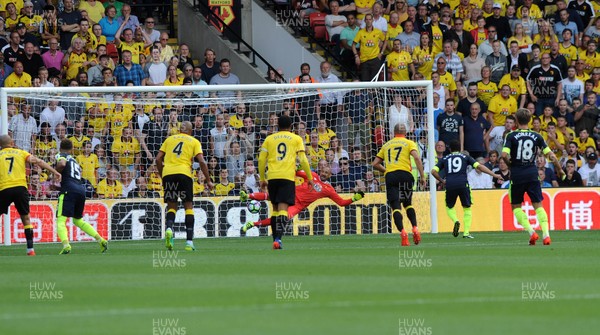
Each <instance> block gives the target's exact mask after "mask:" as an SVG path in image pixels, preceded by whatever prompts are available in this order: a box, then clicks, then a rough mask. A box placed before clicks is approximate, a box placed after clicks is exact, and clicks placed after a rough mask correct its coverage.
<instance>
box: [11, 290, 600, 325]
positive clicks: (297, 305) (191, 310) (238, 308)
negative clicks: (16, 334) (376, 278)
mask: <svg viewBox="0 0 600 335" xmlns="http://www.w3.org/2000/svg"><path fill="white" fill-rule="evenodd" d="M599 299H600V293H595V294H583V295H581V294H571V295H563V296H561V295H557V296H556V298H555V299H551V300H543V301H544V302H553V301H569V300H599ZM519 301H522V302H525V303H527V302H536V301H538V302H539V301H542V300H523V299H522V298H521V296H520V295H518V294H516V295H515V296H506V297H462V298H456V299H441V300H438V299H416V300H395V301H387V302H386V301H337V302H327V303H311V302H308V301H297V302H287V303H286V302H282V303H274V304H264V305H243V306H242V305H232V306H214V307H209V306H194V307H176V308H123V309H101V310H84V311H82V310H78V311H66V312H48V313H32V312H24V313H3V314H0V320H6V321H14V320H23V319H34V320H37V319H56V318H84V317H101V316H102V317H110V316H118V317H122V316H133V315H169V314H173V315H178V314H197V313H210V312H219V313H220V312H242V311H248V310H281V309H302V308H305V307H309V308H311V309H312V308H334V307H338V308H340V307H341V308H347V307H374V306H378V307H380V306H382V305H386V306H403V305H435V304H461V303H490V302H498V303H501V302H519Z"/></svg>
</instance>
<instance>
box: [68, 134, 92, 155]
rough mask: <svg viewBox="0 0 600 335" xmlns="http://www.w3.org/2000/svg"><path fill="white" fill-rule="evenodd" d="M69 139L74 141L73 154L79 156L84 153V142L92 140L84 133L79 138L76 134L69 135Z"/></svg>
mask: <svg viewBox="0 0 600 335" xmlns="http://www.w3.org/2000/svg"><path fill="white" fill-rule="evenodd" d="M68 139H69V140H70V141H71V142H72V143H73V156H75V157H77V156H79V155H81V154H82V153H83V142H85V141H90V138H89V137H87V136H84V135H81V137H79V138H77V137H76V136H69V137H68Z"/></svg>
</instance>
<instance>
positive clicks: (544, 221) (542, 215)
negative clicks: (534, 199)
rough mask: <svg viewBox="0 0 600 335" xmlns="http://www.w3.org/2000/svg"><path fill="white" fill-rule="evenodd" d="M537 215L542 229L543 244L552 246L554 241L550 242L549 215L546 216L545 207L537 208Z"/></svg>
mask: <svg viewBox="0 0 600 335" xmlns="http://www.w3.org/2000/svg"><path fill="white" fill-rule="evenodd" d="M535 215H536V216H537V219H538V221H539V223H540V226H541V227H542V236H543V239H544V242H543V243H544V245H550V243H552V240H550V230H549V229H548V214H546V210H545V209H544V207H541V206H540V207H538V208H536V210H535Z"/></svg>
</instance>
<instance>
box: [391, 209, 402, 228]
mask: <svg viewBox="0 0 600 335" xmlns="http://www.w3.org/2000/svg"><path fill="white" fill-rule="evenodd" d="M392 216H393V217H394V224H395V225H396V229H398V231H402V229H404V225H403V224H402V214H401V213H400V211H399V210H395V211H394V212H393V214H392Z"/></svg>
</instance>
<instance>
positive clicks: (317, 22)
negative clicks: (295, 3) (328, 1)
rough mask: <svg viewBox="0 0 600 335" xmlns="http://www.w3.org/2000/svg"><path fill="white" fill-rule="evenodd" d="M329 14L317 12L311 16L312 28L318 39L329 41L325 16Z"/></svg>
mask: <svg viewBox="0 0 600 335" xmlns="http://www.w3.org/2000/svg"><path fill="white" fill-rule="evenodd" d="M326 15H327V14H325V13H321V12H316V13H312V14H310V16H309V22H310V29H311V30H312V32H313V36H314V38H315V39H316V40H318V41H328V40H329V38H328V36H327V29H326V28H325V16H326Z"/></svg>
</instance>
